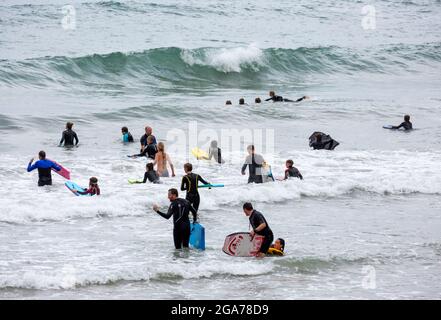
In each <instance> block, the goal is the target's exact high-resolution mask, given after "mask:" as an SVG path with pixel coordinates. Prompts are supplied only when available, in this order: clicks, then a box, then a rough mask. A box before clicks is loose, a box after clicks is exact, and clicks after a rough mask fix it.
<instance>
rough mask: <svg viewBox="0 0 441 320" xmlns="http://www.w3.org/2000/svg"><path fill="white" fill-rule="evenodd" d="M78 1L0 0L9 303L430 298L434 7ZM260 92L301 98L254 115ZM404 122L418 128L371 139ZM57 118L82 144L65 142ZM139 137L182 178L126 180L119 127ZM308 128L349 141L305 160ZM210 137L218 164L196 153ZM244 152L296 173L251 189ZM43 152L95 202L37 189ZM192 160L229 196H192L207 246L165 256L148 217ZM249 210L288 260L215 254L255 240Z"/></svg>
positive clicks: (4, 269)
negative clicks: (250, 236) (260, 216)
mask: <svg viewBox="0 0 441 320" xmlns="http://www.w3.org/2000/svg"><path fill="white" fill-rule="evenodd" d="M69 5H70V7H66V2H65V1H50V0H41V1H10V0H6V1H2V3H1V4H0V154H1V159H2V161H0V195H1V196H0V297H1V298H5V299H101V298H104V299H120V298H126V299H175V298H180V299H319V298H322V299H439V298H441V276H440V270H441V166H440V162H441V151H440V148H441V91H440V88H441V34H440V32H439V30H441V20H440V19H439V16H440V15H441V2H440V1H435V0H433V1H431V0H427V1H398V0H393V1H392V0H390V1H381V2H375V3H372V2H369V1H366V2H364V1H349V0H345V1H306V0H305V1H304V0H301V1H295V2H292V1H288V0H282V1H277V2H272V3H271V4H270V5H269V3H268V1H263V0H257V1H253V2H245V1H184V0H181V1H176V0H175V1H157V2H148V1H120V2H117V1H71V2H70V3H69ZM366 6H368V7H366ZM366 10H367V11H366ZM372 10H374V11H372ZM367 12H370V13H372V12H374V13H375V22H376V23H375V28H373V29H372V28H366V21H367V20H366V15H367ZM371 18H372V16H371ZM369 21H372V20H369ZM369 26H371V27H372V24H370V25H369ZM269 90H275V91H276V93H278V94H280V95H283V96H284V97H286V98H291V99H297V98H299V97H301V96H304V95H307V96H309V97H310V99H308V100H305V101H302V102H301V103H295V104H294V103H278V104H273V103H270V102H264V103H262V104H255V103H254V98H255V97H260V98H261V99H264V98H267V96H268V91H269ZM242 97H243V98H244V99H245V101H246V102H247V103H248V105H246V106H238V105H237V102H238V100H239V98H242ZM226 100H232V102H233V105H232V106H225V101H226ZM404 114H410V115H411V121H412V122H413V125H414V128H415V130H413V131H412V132H399V131H391V130H385V129H383V128H382V126H383V125H385V124H394V125H397V124H399V123H400V122H401V121H402V118H403V115H404ZM67 121H72V122H74V123H75V125H74V130H75V131H76V132H77V133H78V136H79V138H80V144H79V146H78V148H73V149H64V148H60V147H58V142H59V140H60V138H61V132H62V130H63V128H64V126H65V123H66V122H67ZM146 125H149V126H151V127H153V130H154V134H155V136H156V137H157V139H158V140H159V141H162V142H164V143H165V144H166V147H167V151H168V152H169V154H170V156H171V158H172V160H173V163H174V164H175V167H176V173H177V175H176V177H174V178H164V179H163V184H160V185H153V184H138V185H129V184H128V183H127V179H130V178H141V177H142V176H143V173H144V170H145V164H146V160H145V159H130V158H127V157H126V155H128V154H134V153H137V152H138V149H139V144H138V143H134V144H130V145H123V144H122V142H121V136H120V129H121V127H122V126H127V127H129V130H130V131H131V133H132V134H133V135H134V137H135V140H136V141H138V139H139V138H140V137H141V135H142V134H143V128H144V126H146ZM314 131H322V132H325V133H328V134H330V135H331V136H332V137H333V138H334V139H336V140H337V141H339V142H340V145H339V146H338V147H337V148H336V149H335V150H334V151H333V152H328V151H321V150H319V151H313V150H311V149H310V148H309V146H308V137H309V135H310V134H311V133H313V132H314ZM215 138H216V139H217V140H218V141H219V143H220V144H221V146H222V150H223V155H224V157H225V160H226V163H225V164H224V165H222V166H219V165H217V164H215V163H210V162H207V161H197V160H196V159H195V158H194V157H193V156H192V155H191V153H190V149H191V148H193V147H195V146H199V147H201V148H203V149H206V148H208V145H209V143H210V141H211V140H212V139H215ZM250 143H255V144H256V146H257V147H258V152H259V153H262V154H263V155H264V157H265V158H266V159H267V160H268V162H269V163H270V164H271V166H272V171H273V173H274V175H275V176H276V177H281V176H282V175H283V172H284V162H285V160H286V159H293V160H294V163H295V166H296V167H297V168H298V169H299V170H300V171H301V172H302V174H303V176H304V178H305V179H304V180H303V181H300V180H289V181H285V182H280V181H277V182H274V183H265V184H262V185H247V178H246V176H242V175H241V174H240V167H241V165H242V163H243V161H244V158H245V151H244V147H245V146H246V145H247V144H250ZM42 149H43V150H45V151H46V152H47V154H48V157H49V158H52V159H56V161H57V162H59V163H62V164H63V165H64V166H65V167H67V168H69V169H70V170H71V172H72V180H74V181H75V182H77V183H79V184H87V181H88V179H89V177H91V176H96V177H98V179H99V181H100V186H101V190H102V195H101V196H99V197H75V196H73V195H72V194H71V193H70V192H69V191H68V190H67V189H66V188H65V187H64V180H63V179H62V178H61V177H60V176H58V175H53V185H52V186H50V187H43V188H38V187H37V183H36V180H37V174H36V172H33V173H27V172H26V166H27V163H28V161H29V159H30V158H31V157H34V156H36V154H37V153H38V151H39V150H42ZM187 161H190V162H192V163H193V165H194V171H195V172H197V173H199V174H201V175H202V176H203V177H204V178H206V179H207V180H209V181H210V182H214V183H224V184H225V187H224V188H216V189H214V188H213V189H211V190H208V189H201V190H200V194H201V199H202V200H201V206H200V222H201V223H202V224H203V225H204V226H205V228H206V245H207V249H206V250H205V251H203V252H199V251H196V250H190V251H189V252H178V251H175V250H174V247H173V241H172V223H171V221H166V220H164V219H162V218H161V217H159V216H158V215H157V214H155V213H154V212H153V211H152V210H151V207H152V205H153V204H155V203H158V204H160V205H161V206H163V207H164V208H165V207H166V206H167V205H168V199H167V190H168V189H169V188H171V187H179V186H180V179H181V177H182V175H183V164H184V163H185V162H187ZM245 201H252V202H253V204H254V206H255V208H256V209H257V210H259V211H261V212H262V213H264V215H265V217H266V219H267V220H268V223H269V225H270V227H271V228H272V230H273V232H274V234H275V236H276V237H282V238H284V239H285V240H286V255H285V256H284V257H281V258H280V257H278V258H275V257H269V258H264V259H255V258H234V257H230V256H227V255H226V254H225V253H223V252H222V250H221V249H222V245H223V241H224V238H225V236H226V235H228V234H230V233H233V232H238V231H247V230H248V220H247V218H246V216H245V215H244V214H243V212H242V204H243V203H244V202H245Z"/></svg>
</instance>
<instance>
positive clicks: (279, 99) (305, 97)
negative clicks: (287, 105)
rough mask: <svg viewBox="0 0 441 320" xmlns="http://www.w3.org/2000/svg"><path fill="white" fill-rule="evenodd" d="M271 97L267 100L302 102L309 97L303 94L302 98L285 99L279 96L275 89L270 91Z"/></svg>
mask: <svg viewBox="0 0 441 320" xmlns="http://www.w3.org/2000/svg"><path fill="white" fill-rule="evenodd" d="M269 95H270V97H269V98H268V99H265V101H270V100H272V101H273V102H300V101H302V100H305V99H309V97H308V96H303V97H301V98H298V99H297V100H290V99H284V98H283V97H282V96H277V95H276V93H275V92H274V91H270V92H269Z"/></svg>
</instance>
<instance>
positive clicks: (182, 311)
mask: <svg viewBox="0 0 441 320" xmlns="http://www.w3.org/2000/svg"><path fill="white" fill-rule="evenodd" d="M204 312H205V307H186V306H181V304H180V303H179V304H178V306H177V307H172V310H171V314H172V315H187V314H188V315H190V314H191V315H198V316H199V318H202V317H203V315H204Z"/></svg>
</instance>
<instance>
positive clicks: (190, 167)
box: [184, 162, 193, 173]
mask: <svg viewBox="0 0 441 320" xmlns="http://www.w3.org/2000/svg"><path fill="white" fill-rule="evenodd" d="M184 171H185V173H189V172H192V171H193V165H192V164H191V163H188V162H187V163H186V164H184Z"/></svg>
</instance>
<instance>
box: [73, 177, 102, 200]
mask: <svg viewBox="0 0 441 320" xmlns="http://www.w3.org/2000/svg"><path fill="white" fill-rule="evenodd" d="M73 191H74V192H77V193H79V194H82V195H86V194H90V195H91V196H94V195H97V196H99V195H100V193H101V191H100V187H99V186H98V179H97V178H96V177H92V178H90V179H89V188H88V189H86V190H84V191H83V190H75V189H74V190H73Z"/></svg>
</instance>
